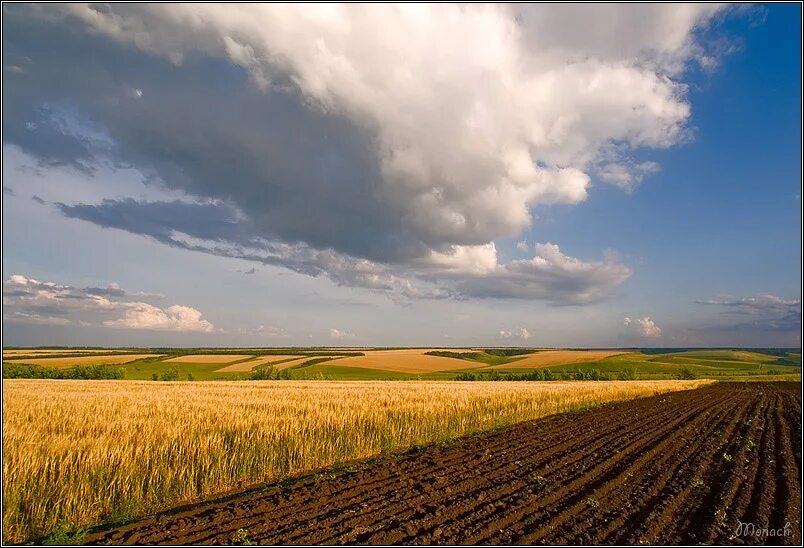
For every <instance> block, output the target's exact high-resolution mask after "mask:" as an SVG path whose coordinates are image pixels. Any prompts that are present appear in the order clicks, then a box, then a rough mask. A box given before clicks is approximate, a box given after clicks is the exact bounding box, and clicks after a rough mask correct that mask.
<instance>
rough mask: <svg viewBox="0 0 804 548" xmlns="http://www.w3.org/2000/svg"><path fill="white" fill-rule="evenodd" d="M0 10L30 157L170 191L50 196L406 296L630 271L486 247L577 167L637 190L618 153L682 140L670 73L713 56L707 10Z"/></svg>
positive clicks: (189, 242)
mask: <svg viewBox="0 0 804 548" xmlns="http://www.w3.org/2000/svg"><path fill="white" fill-rule="evenodd" d="M3 9H4V18H3V27H4V28H3V31H4V32H3V46H4V47H3V65H4V67H14V69H13V70H11V68H9V69H8V70H4V76H5V78H6V80H7V82H6V84H7V86H6V89H7V90H8V92H7V93H5V94H4V98H3V99H4V111H5V112H6V113H7V116H6V117H5V118H4V125H3V135H4V139H6V141H7V142H8V143H11V144H14V145H16V146H18V147H20V148H21V149H23V150H24V151H25V152H26V153H28V154H30V155H32V156H34V157H35V158H37V160H38V161H39V162H40V163H41V164H43V165H46V166H47V165H50V166H71V167H73V168H75V169H80V170H82V171H85V172H86V173H87V174H91V173H92V171H93V166H97V165H98V164H101V163H102V164H104V165H111V166H120V167H129V166H130V167H134V168H136V169H137V170H139V171H140V172H141V173H142V174H143V175H144V177H146V179H147V180H148V181H150V182H151V183H152V184H155V185H162V186H164V187H167V188H168V189H170V190H172V191H175V192H179V193H182V194H183V195H184V196H186V199H184V200H181V201H176V202H144V201H138V200H135V199H134V198H123V199H120V200H115V201H105V202H102V203H98V204H83V203H78V204H58V205H57V206H56V207H58V208H59V210H60V211H61V212H62V213H64V214H65V215H67V216H70V217H74V218H77V219H83V220H86V221H89V222H92V223H95V224H98V225H100V226H104V227H114V228H119V229H123V230H127V231H130V232H134V233H138V234H143V235H146V236H149V237H151V238H154V239H156V240H158V241H161V242H163V243H166V244H168V245H174V246H180V247H184V248H188V249H195V250H197V251H202V252H206V253H213V254H218V255H223V256H231V257H238V258H244V259H249V260H254V261H257V262H261V263H264V264H272V265H277V266H282V267H286V268H291V269H293V270H296V271H298V272H302V273H305V274H310V275H319V274H324V275H327V276H329V277H330V278H331V279H332V280H333V281H335V283H338V284H342V285H352V286H359V287H366V288H369V289H372V290H376V291H385V292H390V293H393V294H396V295H400V296H403V297H406V298H410V297H415V298H445V297H455V298H476V297H486V298H521V299H544V300H548V301H550V302H554V303H556V304H566V303H571V304H580V303H587V302H594V301H596V300H600V299H602V298H604V297H605V296H606V295H607V294H609V293H610V291H611V290H612V289H613V288H614V287H616V286H617V285H619V284H620V283H622V282H623V281H624V280H625V279H627V278H628V276H629V275H630V269H629V268H628V267H627V266H625V265H623V264H622V263H620V262H619V261H618V260H617V259H616V258H615V257H614V256H607V257H604V258H603V260H599V261H595V260H581V259H578V258H574V257H571V256H568V255H566V254H564V253H563V252H562V251H561V250H560V249H559V247H558V246H557V245H554V244H540V245H537V246H536V253H535V255H534V257H533V258H531V259H524V260H516V261H508V262H505V261H502V260H500V258H499V257H498V256H497V251H496V246H495V241H497V240H499V239H501V238H507V237H512V236H517V235H519V234H521V233H522V232H523V231H524V230H526V229H529V228H530V227H531V225H532V211H533V209H534V208H539V207H545V206H550V205H552V204H577V203H579V202H582V201H583V200H585V199H586V198H587V196H588V189H589V187H590V185H591V184H592V181H593V179H597V180H600V181H603V182H606V183H610V184H614V185H616V186H618V187H621V188H623V189H626V190H633V188H634V187H635V186H636V185H637V184H639V182H640V181H641V180H642V179H643V178H644V177H646V176H648V175H649V174H650V173H653V172H655V171H656V170H657V169H659V166H658V165H657V164H655V163H654V162H650V161H637V160H635V159H634V158H633V157H632V155H633V151H634V150H636V149H650V148H666V147H669V146H672V145H675V144H678V143H680V142H683V141H684V140H685V139H686V138H687V136H688V129H687V124H688V121H689V118H690V105H689V102H688V99H687V97H686V86H685V85H684V83H683V81H682V78H683V74H684V70H685V68H686V67H687V66H689V65H690V64H692V63H699V64H701V65H705V64H707V63H710V64H711V60H712V58H711V54H710V53H709V52H707V51H706V48H705V45H703V44H701V43H699V42H700V41H699V40H698V35H699V31H701V30H703V29H705V28H706V26H707V25H708V24H709V22H710V21H711V20H712V18H713V17H715V16H717V14H718V12H720V11H722V8H721V7H719V6H715V5H672V6H671V5H661V6H659V5H657V6H648V5H644V6H643V5H640V6H629V7H627V8H626V7H623V6H616V5H612V6H595V7H593V8H590V7H589V6H547V5H536V6H505V5H483V6H480V5H452V4H449V5H448V4H437V5H402V6H393V5H361V6H356V5H324V6H311V5H260V4H248V5H227V6H223V5H215V4H203V5H190V4H126V5H105V6H103V7H99V6H95V5H83V4H65V5H5V6H4V8H3ZM590 18H591V19H590ZM592 21H594V23H595V24H591V22H592ZM601 21H605V22H606V24H605V25H602V24H601ZM585 22H589V23H590V24H586V23H585ZM595 28H601V29H602V28H605V29H617V31H616V32H609V31H607V32H601V33H596V32H594V31H588V29H595ZM580 29H585V30H584V31H583V32H581V30H580ZM45 44H47V45H45ZM137 314H140V313H137ZM140 315H142V316H147V315H148V314H147V313H145V312H143V313H142V314H140ZM138 317H139V316H138ZM170 317H171V316H169V315H168V318H170ZM132 321H135V320H132ZM167 321H168V322H170V321H173V320H170V319H168V320H167ZM176 321H179V322H180V321H183V320H176Z"/></svg>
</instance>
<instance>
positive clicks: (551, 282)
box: [458, 243, 631, 304]
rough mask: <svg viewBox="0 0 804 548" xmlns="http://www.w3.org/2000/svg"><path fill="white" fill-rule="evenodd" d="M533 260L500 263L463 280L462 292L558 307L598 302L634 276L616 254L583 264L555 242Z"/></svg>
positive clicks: (543, 247) (538, 249) (539, 249)
mask: <svg viewBox="0 0 804 548" xmlns="http://www.w3.org/2000/svg"><path fill="white" fill-rule="evenodd" d="M535 249H536V253H535V255H534V257H533V258H532V259H520V260H513V261H509V262H507V263H499V264H497V265H496V267H495V268H494V269H492V270H491V271H489V272H488V273H487V274H485V275H483V276H476V277H469V276H466V277H463V278H462V279H461V280H460V281H459V283H458V290H459V291H460V292H461V294H463V295H467V296H474V297H497V298H524V299H545V300H548V301H551V302H553V303H556V304H583V303H590V302H595V301H598V300H600V299H602V298H604V297H606V296H607V295H608V293H609V292H610V291H611V290H612V289H613V288H614V287H615V286H617V285H619V284H620V283H622V282H623V281H625V280H626V279H627V278H628V277H629V276H630V275H631V269H630V268H628V267H627V266H625V265H624V264H622V263H621V262H620V261H619V260H618V259H617V257H615V256H614V255H613V254H606V255H605V256H604V258H603V260H602V261H582V260H580V259H576V258H574V257H570V256H568V255H565V254H564V253H562V251H561V249H560V248H559V246H557V245H555V244H552V243H544V244H536V246H535Z"/></svg>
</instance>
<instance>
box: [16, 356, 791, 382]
mask: <svg viewBox="0 0 804 548" xmlns="http://www.w3.org/2000/svg"><path fill="white" fill-rule="evenodd" d="M17 350H19V349H13V350H11V351H17ZM71 350H75V352H79V350H78V349H71ZM203 350H205V349H195V350H192V351H188V350H182V349H143V351H141V352H140V353H124V352H120V351H106V352H108V353H111V352H114V354H112V355H103V353H102V352H103V351H100V350H95V351H94V353H92V354H90V355H80V356H70V355H69V354H65V352H67V350H58V352H60V354H57V355H56V356H58V357H50V355H48V354H44V355H41V356H40V355H30V354H26V355H25V357H21V356H20V355H16V356H14V357H13V358H12V357H7V358H4V360H5V361H6V363H8V364H12V363H25V364H36V365H39V366H42V367H53V368H59V369H69V368H71V367H74V366H79V365H83V366H90V365H99V364H107V365H119V366H120V368H121V369H122V378H124V379H130V380H148V379H152V378H154V376H155V377H156V378H157V379H159V378H162V377H164V376H165V375H167V374H169V373H170V372H173V373H175V374H176V375H178V378H179V379H181V380H184V379H188V380H189V379H192V380H238V379H248V378H249V376H250V375H251V374H252V373H251V372H252V370H253V369H254V368H255V367H257V366H265V365H269V366H271V367H273V368H274V369H275V370H277V371H281V370H287V373H288V375H289V376H290V377H291V378H293V379H297V380H394V379H398V380H403V379H406V380H449V379H455V378H459V379H460V378H461V375H464V376H465V374H470V375H475V376H477V377H478V378H483V379H486V380H489V375H492V374H493V375H497V377H496V378H497V379H498V380H501V379H502V380H504V379H505V378H510V377H511V376H512V375H513V376H517V375H518V376H520V377H521V376H523V375H528V374H540V372H543V371H550V373H551V374H552V378H553V379H564V380H569V379H580V378H584V379H585V378H590V377H591V378H594V379H604V380H605V379H656V380H658V379H675V378H687V379H689V378H714V379H719V380H727V379H731V380H738V379H751V378H755V377H757V376H763V375H766V376H771V375H772V376H777V377H778V376H781V377H784V378H787V379H788V380H796V379H798V378H800V372H801V353H800V352H795V351H790V350H772V349H771V350H741V349H731V350H730V349H716V350H694V349H693V350H672V351H666V352H657V351H652V350H644V351H638V350H634V349H609V350H558V349H515V348H514V349H512V348H508V349H506V348H496V349H495V348H489V349H483V348H452V349H435V348H401V349H366V348H363V349H354V348H352V349H343V348H341V349H334V350H328V349H322V348H315V349H276V348H274V349H226V350H222V349H214V352H204V351H203ZM209 350H213V349H209ZM26 352H29V351H26ZM48 352H50V351H48ZM54 352H55V350H54ZM81 352H83V350H81ZM346 354H351V355H346ZM4 371H5V369H4ZM9 375H27V376H31V375H34V373H28V372H20V371H15V372H10V373H9ZM463 380H467V379H463ZM521 380H539V378H535V379H525V378H522V379H521Z"/></svg>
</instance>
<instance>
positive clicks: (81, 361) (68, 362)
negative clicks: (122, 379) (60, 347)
mask: <svg viewBox="0 0 804 548" xmlns="http://www.w3.org/2000/svg"><path fill="white" fill-rule="evenodd" d="M159 356H161V354H120V355H115V356H81V357H75V358H47V357H44V358H18V359H16V360H13V363H28V364H34V365H43V366H46V367H58V368H67V367H73V366H76V365H94V364H123V363H128V362H133V361H135V360H141V359H143V358H157V357H159ZM9 363H12V360H9Z"/></svg>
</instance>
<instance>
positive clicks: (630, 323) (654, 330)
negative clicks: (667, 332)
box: [623, 316, 662, 338]
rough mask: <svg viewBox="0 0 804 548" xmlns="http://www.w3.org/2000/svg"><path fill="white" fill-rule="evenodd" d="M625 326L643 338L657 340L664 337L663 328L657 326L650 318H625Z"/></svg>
mask: <svg viewBox="0 0 804 548" xmlns="http://www.w3.org/2000/svg"><path fill="white" fill-rule="evenodd" d="M623 325H624V326H625V327H628V328H630V329H632V330H635V331H636V332H637V333H638V334H639V335H640V336H642V337H647V338H655V337H660V336H661V335H662V330H661V328H660V327H659V326H658V325H656V322H655V321H653V320H652V319H651V317H650V316H645V317H644V318H637V319H635V320H632V319H631V318H629V317H627V316H626V317H625V318H623Z"/></svg>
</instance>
